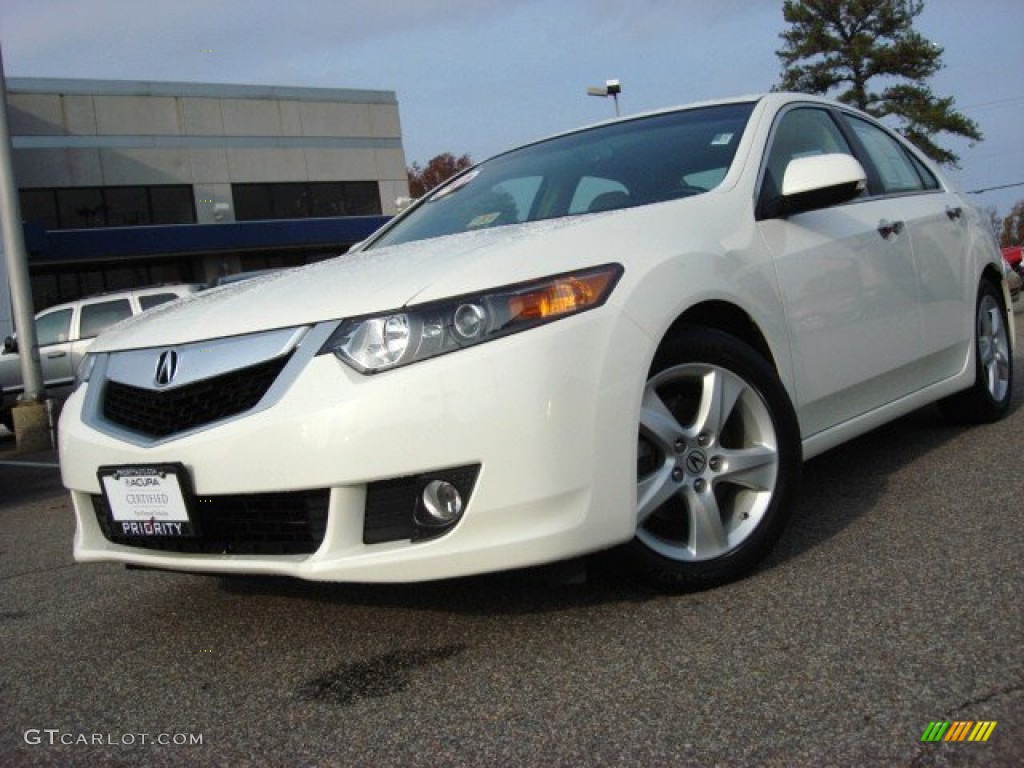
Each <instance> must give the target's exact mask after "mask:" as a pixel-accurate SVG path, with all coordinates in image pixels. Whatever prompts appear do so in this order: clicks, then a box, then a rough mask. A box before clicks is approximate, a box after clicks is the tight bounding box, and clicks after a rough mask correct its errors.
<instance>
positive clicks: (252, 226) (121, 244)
mask: <svg viewBox="0 0 1024 768" xmlns="http://www.w3.org/2000/svg"><path fill="white" fill-rule="evenodd" d="M389 218H390V217H388V216H348V217H344V218H323V219H277V220H263V221H239V222H232V223H225V224H172V225H157V226H145V227H103V228H97V229H61V230H49V231H48V230H45V229H43V228H42V227H41V226H39V225H38V224H36V223H33V222H27V223H26V224H25V245H26V248H27V249H28V251H29V254H30V255H29V264H30V265H31V264H55V263H62V262H88V261H107V260H110V259H119V258H148V257H159V256H181V255H188V254H201V253H211V252H217V251H265V250H277V249H285V248H315V247H323V248H331V247H342V246H344V247H347V246H351V245H353V244H355V243H358V242H359V241H360V240H364V239H366V237H368V236H369V235H370V234H372V233H373V232H375V231H376V230H377V229H379V228H380V227H381V226H383V225H384V224H385V223H386V222H387V221H389Z"/></svg>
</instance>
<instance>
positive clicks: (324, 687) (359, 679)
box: [298, 643, 467, 707]
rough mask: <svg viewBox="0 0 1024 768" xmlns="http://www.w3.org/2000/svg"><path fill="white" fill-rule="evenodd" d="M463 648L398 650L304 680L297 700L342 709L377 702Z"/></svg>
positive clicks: (407, 684)
mask: <svg viewBox="0 0 1024 768" xmlns="http://www.w3.org/2000/svg"><path fill="white" fill-rule="evenodd" d="M466 647H467V646H466V645H464V644H461V643H460V644H455V645H445V646H441V647H440V648H429V649H425V650H400V651H392V652H391V653H385V654H381V655H380V656H374V657H372V658H370V659H367V660H365V661H357V662H353V663H352V664H345V665H343V666H341V667H338V668H337V669H333V670H330V671H328V672H325V673H324V674H322V675H318V676H317V677H314V678H312V679H311V680H307V681H306V682H305V683H303V684H302V685H301V686H300V687H299V691H298V695H299V698H301V699H305V700H307V701H329V702H332V703H334V704H338V705H340V706H343V707H347V706H349V705H350V704H354V703H355V702H357V701H359V700H361V699H379V698H383V697H385V696H391V695H392V694H395V693H400V692H402V691H404V690H405V689H406V688H408V687H409V685H410V684H411V683H412V678H413V673H415V672H416V671H417V670H419V669H422V668H424V667H429V666H431V665H432V664H437V663H438V662H441V661H445V660H447V659H450V658H452V657H453V656H457V655H459V654H460V653H462V652H463V651H465V650H466Z"/></svg>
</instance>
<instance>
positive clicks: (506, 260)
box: [60, 94, 1013, 589]
mask: <svg viewBox="0 0 1024 768" xmlns="http://www.w3.org/2000/svg"><path fill="white" fill-rule="evenodd" d="M1011 320H1012V316H1011V315H1010V310H1009V309H1008V295H1007V290H1006V285H1005V282H1004V277H1003V268H1002V261H1001V257H1000V253H999V251H998V250H997V249H996V247H995V243H994V240H993V238H992V235H991V233H990V232H989V231H988V227H987V224H986V222H985V221H984V220H983V219H982V217H980V216H979V215H978V214H977V213H976V212H975V211H974V210H973V209H972V208H971V207H970V205H969V204H968V203H967V202H966V201H965V199H964V198H963V197H961V196H960V195H958V194H957V193H955V192H954V191H952V190H951V189H950V187H949V184H948V182H947V181H946V180H945V179H944V178H943V177H942V176H941V174H940V173H939V171H937V170H936V169H935V168H934V167H933V166H932V164H931V163H929V162H928V161H927V160H926V159H924V158H923V157H922V156H921V155H920V154H919V153H918V152H917V151H915V150H914V149H913V148H912V147H910V146H908V145H907V144H906V143H905V142H904V141H902V140H901V139H900V138H898V137H896V136H895V135H893V134H892V133H890V132H889V131H888V130H886V129H885V128H883V127H881V126H880V125H879V124H878V123H876V122H875V121H873V120H872V119H870V118H868V117H866V116H865V115H863V114H861V113H858V112H856V111H853V110H851V109H849V108H847V107H845V106H842V105H840V104H837V103H833V102H830V101H826V100H822V99H818V98H814V97H808V96H802V95H792V94H771V95H767V96H763V97H759V98H756V97H755V98H743V99H736V100H731V101H723V102H715V103H707V104H701V105H696V106H692V107H687V108H682V109H675V110H669V111H663V112H659V113H655V114H649V115H644V116H639V117H631V118H627V119H622V120H618V121H615V122H611V123H607V124H602V125H600V126H597V127H593V128H588V129H583V130H579V131H575V132H572V133H567V134H564V135H561V136H557V137H554V138H551V139H548V140H545V141H540V142H537V143H534V144H530V145H527V146H525V147H522V148H519V149H516V150H513V151H511V152H508V153H505V154H502V155H499V156H497V157H495V158H493V159H491V160H488V161H486V162H484V163H481V164H480V165H477V166H476V167H474V168H471V169H469V170H468V171H466V172H465V173H463V174H462V175H460V176H458V177H457V178H455V179H454V180H452V181H450V182H449V183H447V184H446V185H444V186H442V187H441V188H439V189H437V190H436V191H434V192H433V193H432V194H430V195H428V196H427V197H426V198H424V199H423V200H420V201H418V202H417V203H416V204H415V205H413V206H412V207H411V208H410V209H409V210H407V211H405V212H404V213H403V214H402V215H401V216H399V217H398V218H396V219H395V220H394V221H392V222H391V223H389V224H388V225H387V226H386V227H385V228H383V229H382V230H381V231H380V232H378V233H377V234H375V235H374V236H372V237H371V238H370V239H369V240H368V241H367V242H366V243H364V244H363V245H362V246H360V248H359V249H358V251H357V252H354V253H349V254H347V255H345V256H342V257H340V258H337V259H334V260H332V261H328V262H323V263H320V264H316V265H312V266H310V267H307V268H305V269H302V270H297V271H290V272H284V273H279V274H275V275H269V276H266V277H261V278H256V279H254V280H251V281H247V282H244V283H238V284H236V285H234V286H229V287H228V288H225V289H222V290H221V291H219V292H213V293H211V294H210V295H207V296H203V295H200V296H198V297H197V298H195V299H193V300H192V301H190V302H188V303H187V304H186V305H184V306H180V307H173V306H172V307H169V308H168V309H167V310H166V311H161V310H157V311H156V312H155V313H154V314H153V315H151V316H150V317H146V318H139V319H137V320H136V321H129V323H127V324H125V325H122V326H120V327H119V328H118V329H116V330H114V331H113V332H111V333H108V334H106V335H104V336H103V337H101V338H100V339H99V340H98V341H97V343H96V344H95V346H94V347H93V348H92V351H91V354H90V355H89V358H88V361H87V364H86V365H85V366H84V368H83V371H82V374H81V377H80V379H81V384H80V385H79V387H78V389H77V391H76V392H75V394H74V395H73V396H72V398H71V400H70V401H69V403H68V406H67V407H66V409H65V411H64V415H63V418H62V421H61V435H60V446H61V448H60V449H61V467H62V472H63V479H64V483H65V484H66V485H67V487H68V488H69V489H70V490H71V493H72V497H73V500H74V506H75V511H76V516H77V533H76V536H75V546H74V551H75V556H76V558H77V559H78V560H79V561H120V562H124V563H134V564H138V565H141V566H153V567H158V568H170V569H180V570H186V571H208V572H222V573H267V574H287V575H291V576H297V577H301V578H306V579H319V580H348V581H414V580H426V579H437V578H442V577H449V576H457V575H462V574H472V573H479V572H484V571H492V570H497V569H507V568H513V567H518V566H527V565H531V564H537V563H543V562H547V561H554V560H558V559H563V558H568V557H571V556H577V555H583V554H586V553H592V552H597V551H603V550H614V551H615V553H616V554H617V555H618V556H620V557H621V558H623V559H624V561H625V562H626V563H628V564H629V565H630V566H632V567H633V568H635V569H636V571H637V572H638V573H639V574H641V575H642V576H644V577H646V578H647V579H650V580H653V581H654V582H656V583H659V584H662V585H664V586H666V587H668V588H678V589H694V588H703V587H708V586H713V585H716V584H721V583H723V582H726V581H728V580H731V579H734V578H736V577H738V576H740V575H742V574H744V573H746V572H747V571H749V570H750V569H751V568H752V567H753V566H754V565H755V564H756V563H757V562H758V561H760V560H761V559H762V558H763V557H764V556H765V554H766V553H767V552H768V551H769V549H770V548H771V546H772V544H773V543H774V542H775V541H776V539H777V538H778V537H779V535H780V532H781V531H782V529H783V525H784V523H785V521H786V518H787V516H788V514H789V510H790V507H791V506H792V503H793V500H794V495H795V493H796V489H797V482H798V478H799V475H800V467H801V462H802V461H803V460H804V459H806V458H808V457H811V456H814V455H815V454H818V453H821V452H822V451H825V450H827V449H829V448H831V447H833V446H835V445H838V444H839V443H842V442H844V441H846V440H849V439H850V438H852V437H854V436H856V435H859V434H861V433H863V432H865V431H867V430H870V429H872V428H873V427H876V426H878V425H880V424H882V423H884V422H887V421H889V420H891V419H893V418H895V417H897V416H900V415H901V414H905V413H907V412H908V411H910V410H913V409H915V408H919V407H920V406H922V405H924V404H926V403H931V402H933V401H940V402H941V404H942V407H943V410H944V411H945V412H946V413H947V414H949V415H950V416H951V417H953V418H957V419H961V420H971V421H990V420H994V419H997V418H999V417H1001V416H1002V415H1003V414H1005V413H1006V411H1007V408H1008V406H1009V402H1010V393H1011V376H1012V361H1011V350H1012V348H1013V338H1012V336H1013V324H1012V322H1011Z"/></svg>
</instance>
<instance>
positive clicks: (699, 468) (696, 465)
mask: <svg viewBox="0 0 1024 768" xmlns="http://www.w3.org/2000/svg"><path fill="white" fill-rule="evenodd" d="M707 464H708V457H707V456H705V455H704V453H703V452H702V451H691V452H690V455H689V456H687V457H686V469H687V470H688V471H689V473H690V474H691V475H699V474H700V473H701V472H703V471H704V467H706V466H707Z"/></svg>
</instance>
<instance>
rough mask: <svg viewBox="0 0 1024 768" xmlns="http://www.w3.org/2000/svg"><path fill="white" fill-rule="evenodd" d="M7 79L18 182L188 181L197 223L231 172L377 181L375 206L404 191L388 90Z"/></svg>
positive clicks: (278, 178) (261, 178)
mask: <svg viewBox="0 0 1024 768" xmlns="http://www.w3.org/2000/svg"><path fill="white" fill-rule="evenodd" d="M7 88H8V114H9V119H10V128H11V135H12V137H13V145H14V167H15V176H16V179H17V182H18V186H19V187H22V188H26V187H68V186H121V185H150V184H191V185H193V188H194V191H195V207H196V213H197V218H198V221H199V223H213V222H215V221H233V220H234V213H233V210H232V208H231V187H230V185H231V184H232V183H246V182H289V181H377V182H378V184H379V189H380V196H381V201H380V202H381V211H382V213H384V214H386V215H392V214H394V213H396V208H395V200H396V198H397V197H399V196H404V195H407V194H408V185H407V181H406V173H405V168H406V161H405V153H404V150H403V148H402V138H401V124H400V120H399V112H398V103H397V100H396V98H395V95H394V93H393V92H390V91H359V90H343V89H319V88H284V87H264V86H238V85H216V84H203V83H145V82H130V81H91V80H49V79H41V78H11V79H9V80H8V81H7ZM225 206H226V207H225Z"/></svg>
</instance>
